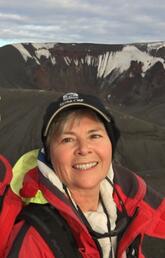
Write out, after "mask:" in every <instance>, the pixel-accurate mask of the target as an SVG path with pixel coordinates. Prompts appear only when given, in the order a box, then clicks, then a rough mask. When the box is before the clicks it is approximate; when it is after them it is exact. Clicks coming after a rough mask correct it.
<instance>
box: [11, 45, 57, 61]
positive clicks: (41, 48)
mask: <svg viewBox="0 0 165 258" xmlns="http://www.w3.org/2000/svg"><path fill="white" fill-rule="evenodd" d="M54 45H55V44H53V43H45V44H38V43H33V44H32V46H33V47H34V48H35V49H36V50H35V55H31V54H30V53H29V52H28V50H27V49H26V48H25V47H24V46H23V44H20V43H18V44H14V45H13V46H14V47H15V48H17V49H18V51H19V52H20V53H21V55H22V56H23V58H24V60H25V62H27V60H28V59H29V58H31V59H34V60H35V62H36V63H37V64H40V59H41V57H42V56H44V57H46V58H47V59H48V58H50V60H51V62H52V64H53V65H55V64H56V59H55V57H53V56H52V55H51V52H50V51H49V49H50V48H53V47H54Z"/></svg>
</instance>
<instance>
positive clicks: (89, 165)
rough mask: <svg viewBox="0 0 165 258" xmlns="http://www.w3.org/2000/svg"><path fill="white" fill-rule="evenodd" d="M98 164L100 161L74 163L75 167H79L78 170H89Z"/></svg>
mask: <svg viewBox="0 0 165 258" xmlns="http://www.w3.org/2000/svg"><path fill="white" fill-rule="evenodd" d="M97 164H98V162H96V161H95V162H89V163H82V164H75V165H73V168H74V169H78V170H87V169H90V168H94V167H96V166H97Z"/></svg>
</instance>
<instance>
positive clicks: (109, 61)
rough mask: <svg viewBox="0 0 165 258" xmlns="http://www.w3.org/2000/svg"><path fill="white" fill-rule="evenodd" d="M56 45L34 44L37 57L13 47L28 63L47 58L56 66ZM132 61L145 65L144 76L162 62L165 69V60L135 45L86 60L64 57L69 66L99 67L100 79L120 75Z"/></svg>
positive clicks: (156, 45)
mask: <svg viewBox="0 0 165 258" xmlns="http://www.w3.org/2000/svg"><path fill="white" fill-rule="evenodd" d="M55 45H56V44H54V43H43V44H36V43H35V44H32V46H33V47H34V53H35V55H31V54H30V53H29V52H28V50H27V49H26V48H25V47H24V45H23V44H15V45H13V46H14V47H15V48H17V49H18V51H19V52H20V53H21V55H22V56H23V58H24V60H25V61H26V62H27V60H28V59H29V58H31V59H34V60H35V62H36V63H37V64H39V65H40V60H41V58H42V57H45V58H46V59H50V61H51V63H52V64H53V65H55V64H56V59H55V56H53V55H52V54H51V51H50V49H52V48H54V47H55ZM164 46H165V42H158V43H149V44H147V49H148V50H151V49H158V48H160V47H164ZM132 61H137V62H141V63H142V64H143V65H142V76H145V73H146V71H147V70H148V69H150V68H151V67H152V66H153V65H154V64H155V63H157V62H161V63H162V64H163V66H164V68H165V61H164V59H163V58H160V57H154V56H152V55H150V54H149V53H148V52H145V51H141V50H140V49H138V48H137V47H136V46H134V45H125V46H124V47H123V49H122V50H120V51H116V52H112V51H107V52H105V53H104V54H101V55H98V56H94V55H92V54H89V53H88V54H86V56H85V57H84V58H82V57H79V58H78V57H77V58H75V57H74V58H72V57H68V56H64V62H65V64H66V65H67V66H70V65H71V63H74V64H75V66H79V65H84V64H87V65H89V66H95V67H97V77H98V78H105V77H107V76H108V75H109V74H110V73H111V72H112V71H114V70H115V71H116V74H118V75H119V74H121V73H123V72H124V71H126V70H128V69H129V67H130V65H131V62H132Z"/></svg>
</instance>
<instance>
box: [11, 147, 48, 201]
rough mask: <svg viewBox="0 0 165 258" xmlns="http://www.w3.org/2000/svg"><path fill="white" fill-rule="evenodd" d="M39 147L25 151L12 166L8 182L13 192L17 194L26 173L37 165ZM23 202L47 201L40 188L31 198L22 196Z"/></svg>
mask: <svg viewBox="0 0 165 258" xmlns="http://www.w3.org/2000/svg"><path fill="white" fill-rule="evenodd" d="M38 152H39V149H35V150H32V151H29V152H27V153H25V154H24V155H23V156H22V157H21V158H20V159H19V160H18V161H17V163H16V164H15V165H14V167H13V178H12V181H11V183H10V186H11V189H12V190H13V192H14V193H16V194H17V195H19V191H20V189H21V188H22V183H23V179H24V176H25V175H26V173H27V172H28V171H29V170H30V169H32V168H35V167H36V166H37V157H38ZM23 201H24V202H25V203H29V202H33V203H42V204H43V203H47V201H46V200H45V198H44V197H43V195H42V193H41V191H40V190H38V192H37V194H36V195H35V196H34V197H33V198H27V199H25V198H23Z"/></svg>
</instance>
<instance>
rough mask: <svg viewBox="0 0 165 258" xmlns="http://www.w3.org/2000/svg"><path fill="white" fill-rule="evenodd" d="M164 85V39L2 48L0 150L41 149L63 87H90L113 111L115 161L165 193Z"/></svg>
mask: <svg viewBox="0 0 165 258" xmlns="http://www.w3.org/2000/svg"><path fill="white" fill-rule="evenodd" d="M164 82H165V42H153V43H136V44H123V45H122V44H120V45H108V44H107V45H105V44H90V43H89V44H87V43H86V44H74V43H73V44H69V43H68V44H64V43H43V44H32V43H22V44H13V45H7V46H4V47H0V96H1V99H0V105H1V111H0V112H1V122H0V135H1V136H0V140H1V146H0V152H1V153H4V154H5V155H7V157H9V159H10V160H11V161H12V162H13V163H14V162H15V161H16V159H17V158H18V157H19V156H20V155H21V154H23V153H24V152H25V151H28V150H30V149H32V148H35V147H38V146H40V145H41V142H40V134H39V131H40V128H41V124H42V114H43V112H44V108H45V107H46V105H47V104H48V102H50V100H53V99H55V98H56V97H57V96H58V95H60V94H61V93H63V92H66V91H80V92H88V93H91V94H94V95H99V96H100V98H102V100H103V101H104V103H105V105H106V106H107V108H108V109H110V111H111V112H112V114H113V115H114V116H115V119H116V123H117V125H118V127H119V128H120V130H121V139H120V141H119V144H118V149H117V154H116V156H117V159H118V160H119V161H120V162H121V163H122V164H124V165H125V166H127V167H129V168H131V169H134V170H137V171H138V172H139V174H141V175H143V176H144V177H145V178H146V180H149V181H150V182H151V184H152V185H155V184H156V185H157V187H158V188H159V189H160V188H161V190H162V191H164V186H163V185H162V186H160V185H161V184H160V178H161V179H162V178H165V175H164V169H165V154H164V153H165V84H164ZM4 135H5V137H4Z"/></svg>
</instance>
